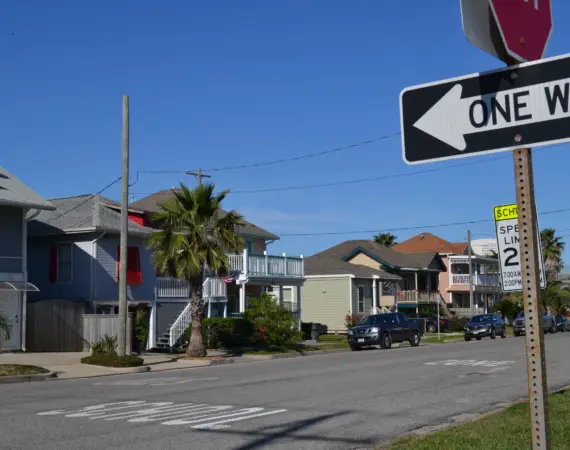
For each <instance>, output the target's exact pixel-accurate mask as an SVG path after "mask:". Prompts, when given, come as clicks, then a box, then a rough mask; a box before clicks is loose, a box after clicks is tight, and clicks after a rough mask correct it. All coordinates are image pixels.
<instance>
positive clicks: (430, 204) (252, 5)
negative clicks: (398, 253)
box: [0, 0, 570, 263]
mask: <svg viewBox="0 0 570 450" xmlns="http://www.w3.org/2000/svg"><path fill="white" fill-rule="evenodd" d="M521 1H522V0H521ZM9 3H10V4H9V5H8V4H7V3H6V4H4V7H3V8H2V14H1V15H0V55H1V56H0V58H1V62H2V65H1V67H2V83H1V85H0V94H1V96H0V98H1V100H2V107H1V108H0V123H1V124H2V126H1V127H0V149H1V158H0V164H1V165H3V166H4V167H6V168H7V169H8V170H10V171H11V172H13V173H14V174H15V175H17V176H18V177H19V178H21V179H22V180H23V181H25V182H26V183H28V184H29V185H30V186H32V187H33V188H34V189H35V190H37V191H38V193H40V194H42V195H43V196H45V197H47V198H53V197H62V196H73V195H78V194H85V193H93V192H96V191H98V190H100V189H102V188H103V187H104V186H105V185H106V184H108V183H109V182H110V181H112V180H114V179H115V178H117V177H119V176H120V173H121V96H122V95H123V94H127V95H129V96H130V102H131V133H132V134H131V175H132V176H131V178H132V181H135V179H136V171H137V170H140V171H145V170H180V171H184V170H186V169H188V170H190V169H196V168H199V167H201V168H203V169H211V168H216V167H226V166H236V165H243V164H250V163H257V162H263V161H269V160H274V159H280V158H287V157H294V156H299V155H304V154H307V153H313V152H318V151H325V150H330V149H334V148H337V147H341V146H346V145H350V144H353V143H357V142H361V141H366V140H368V139H374V138H377V137H380V136H384V135H391V134H394V133H397V132H398V131H399V128H400V124H399V104H398V100H399V94H400V91H401V90H402V89H403V88H405V87H408V86H412V85H415V84H421V83H425V82H430V81H437V80H440V79H445V78H450V77H455V76H460V75H464V74H468V73H472V72H478V71H485V70H490V69H495V68H499V67H501V66H502V63H501V62H499V61H498V60H496V59H494V58H493V57H491V56H487V55H486V54H484V53H483V52H482V51H480V50H478V49H477V48H475V47H473V46H472V45H470V44H469V43H468V42H467V41H466V39H465V38H464V36H463V32H462V28H461V16H460V10H459V0H453V1H447V0H431V1H423V0H421V1H420V0H399V1H393V2H390V1H386V0H359V1H358V2H355V1H348V0H287V1H285V0H281V1H278V0H272V1H268V0H241V1H230V0H218V1H211V0H209V1H206V0H193V1H189V0H169V1H163V2H160V1H150V0H130V1H127V0H124V1H123V0H121V1H116V0H113V1H111V0H98V1H96V2H87V1H77V0H68V1H61V0H50V1H45V0H35V1H32V0H20V1H18V2H9ZM553 3H554V23H555V30H554V34H553V36H552V39H551V41H550V46H549V49H548V53H547V55H548V56H553V55H559V54H564V53H566V52H569V51H570V45H569V44H568V43H569V42H570V29H568V28H567V27H565V26H564V25H563V24H565V23H567V22H568V21H569V19H570V2H567V1H564V0H553ZM565 28H566V29H565ZM569 149H570V148H569V146H568V145H560V146H557V147H553V148H548V149H544V150H540V151H536V152H535V158H534V161H535V180H536V196H537V204H538V209H539V211H549V210H556V209H562V208H570V200H568V195H567V191H568V173H569V171H568V165H569V163H570V152H569ZM458 163H469V165H467V166H462V167H451V166H456V165H457V164H458ZM472 163H473V164H472ZM430 169H442V170H438V171H436V172H427V173H423V174H418V175H413V176H406V177H396V178H392V179H384V180H376V181H370V182H363V183H354V184H344V185H340V186H332V187H331V186H329V187H321V188H313V189H301V190H288V191H277V192H265V193H249V194H246V193H241V194H240V193H235V194H232V195H231V196H230V197H229V199H228V200H227V204H226V207H227V208H236V209H238V210H239V211H240V212H242V213H243V214H244V215H245V216H246V217H247V218H248V219H249V220H251V221H253V222H254V223H257V224H258V225H260V226H262V227H265V228H267V229H268V230H270V231H272V232H274V233H277V234H282V235H284V234H287V233H289V234H295V233H320V232H334V231H351V230H378V231H382V230H385V229H395V228H408V227H415V226H423V225H430V224H438V223H449V222H464V221H469V220H481V219H492V207H493V206H494V205H499V204H505V203H511V202H514V201H515V197H514V177H513V164H512V159H511V156H510V154H500V155H499V156H497V155H494V156H484V157H479V158H469V159H463V160H456V161H453V162H445V163H435V164H429V165H422V166H415V167H409V166H407V165H406V164H405V163H404V162H403V160H402V156H401V146H400V139H399V137H393V138H390V139H386V140H384V141H379V142H376V143H373V144H370V145H363V146H360V147H355V148H352V149H350V150H345V151H339V152H336V153H332V154H329V155H326V156H321V157H315V158H311V159H305V160H300V161H296V162H288V163H283V164H276V165H272V166H265V167H257V168H250V169H242V170H228V171H218V172H212V176H213V178H212V180H213V181H214V182H215V183H216V185H217V186H218V187H219V188H224V189H225V188H228V189H231V190H234V191H243V190H253V189H266V188H276V187H286V186H299V185H307V184H320V183H331V182H339V181H345V180H357V179H362V178H372V177H382V176H390V175H399V174H406V173H410V172H417V171H425V170H430ZM180 181H183V182H185V183H187V184H190V185H193V184H194V183H195V182H196V180H195V179H194V178H193V177H189V176H185V175H183V174H175V173H170V174H150V173H140V176H139V178H138V181H137V182H136V183H135V184H134V185H133V186H132V192H136V193H148V192H154V191H157V190H160V189H166V188H170V187H172V186H175V185H177V184H178V183H179V182H180ZM104 194H105V195H107V196H110V197H112V198H118V197H119V185H118V184H116V185H114V186H113V187H112V188H111V189H109V190H108V191H106V192H105V193H104ZM137 198H140V196H139V197H137ZM569 219H570V212H566V213H560V214H551V215H545V216H542V217H541V223H540V225H541V227H546V226H549V227H555V228H557V229H560V230H563V231H562V232H561V234H563V235H567V236H568V241H570V220H569ZM470 227H471V230H472V233H473V235H474V237H475V238H478V237H486V235H489V236H492V235H493V232H494V231H493V226H492V224H476V225H472V226H470ZM467 228H468V227H467V226H466V225H462V226H454V227H447V228H441V229H430V230H427V231H431V232H433V233H435V234H438V235H440V236H442V237H444V238H446V239H449V240H463V239H465V236H466V231H467ZM417 232H418V231H417V230H416V231H395V232H394V234H396V235H397V236H398V237H399V238H400V239H405V238H407V237H409V236H411V235H413V234H416V233H417ZM369 237H370V234H369V233H364V234H340V235H332V236H331V235H325V236H304V237H299V236H283V237H282V239H281V241H279V242H277V243H275V244H272V247H273V248H272V251H273V252H279V253H280V252H287V253H288V254H291V255H294V254H304V255H310V254H313V253H315V252H317V251H320V250H322V249H324V248H327V247H328V246H331V245H333V244H336V243H338V242H340V241H342V240H345V239H361V238H369ZM567 262H569V263H570V259H568V258H567Z"/></svg>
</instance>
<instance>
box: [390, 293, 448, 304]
mask: <svg viewBox="0 0 570 450" xmlns="http://www.w3.org/2000/svg"><path fill="white" fill-rule="evenodd" d="M440 299H441V296H440V294H439V292H431V291H429V292H428V291H400V292H399V293H398V303H433V304H434V305H435V304H437V302H439V301H440Z"/></svg>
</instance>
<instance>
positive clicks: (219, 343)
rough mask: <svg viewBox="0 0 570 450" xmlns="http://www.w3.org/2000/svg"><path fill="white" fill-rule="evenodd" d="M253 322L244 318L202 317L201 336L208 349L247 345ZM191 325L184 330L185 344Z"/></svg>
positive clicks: (250, 342) (249, 342) (190, 331)
mask: <svg viewBox="0 0 570 450" xmlns="http://www.w3.org/2000/svg"><path fill="white" fill-rule="evenodd" d="M253 329H254V328H253V324H252V323H251V322H250V321H249V320H246V319H230V318H228V317H210V318H208V319H204V322H203V324H202V336H203V338H204V342H205V344H206V346H207V348H208V349H216V348H236V347H247V346H248V345H251V344H252V336H253ZM191 333H192V327H191V326H190V327H188V328H187V329H186V332H185V344H187V343H188V341H189V340H190V335H191Z"/></svg>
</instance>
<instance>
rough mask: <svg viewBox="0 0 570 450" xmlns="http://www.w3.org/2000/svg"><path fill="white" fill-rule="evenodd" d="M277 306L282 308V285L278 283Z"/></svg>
mask: <svg viewBox="0 0 570 450" xmlns="http://www.w3.org/2000/svg"><path fill="white" fill-rule="evenodd" d="M279 306H280V307H281V308H283V286H282V285H279Z"/></svg>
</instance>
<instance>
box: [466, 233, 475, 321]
mask: <svg viewBox="0 0 570 450" xmlns="http://www.w3.org/2000/svg"><path fill="white" fill-rule="evenodd" d="M467 255H469V308H470V309H471V317H473V316H474V315H475V311H474V304H473V255H472V253H471V230H467Z"/></svg>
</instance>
